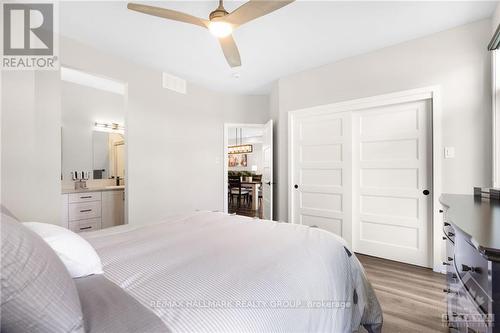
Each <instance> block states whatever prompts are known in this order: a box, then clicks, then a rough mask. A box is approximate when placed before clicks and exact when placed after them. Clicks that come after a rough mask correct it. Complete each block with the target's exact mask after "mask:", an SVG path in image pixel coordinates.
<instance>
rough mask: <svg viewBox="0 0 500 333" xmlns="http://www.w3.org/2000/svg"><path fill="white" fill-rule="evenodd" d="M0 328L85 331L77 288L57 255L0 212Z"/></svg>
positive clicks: (54, 332) (36, 330)
mask: <svg viewBox="0 0 500 333" xmlns="http://www.w3.org/2000/svg"><path fill="white" fill-rule="evenodd" d="M0 226H1V239H2V258H1V272H2V276H1V298H0V299H1V312H2V316H1V317H2V318H1V331H2V332H9V333H10V332H51V333H56V332H83V319H82V310H81V306H80V300H79V298H78V292H77V290H76V287H75V283H74V281H73V279H71V277H70V275H69V273H68V271H67V270H66V267H65V266H64V264H63V263H62V262H61V260H60V259H59V257H58V256H57V254H56V253H55V252H54V251H53V250H52V249H51V248H50V247H49V245H47V243H45V241H44V240H43V239H42V238H41V237H40V236H38V235H37V234H35V233H34V232H32V231H31V230H29V229H28V228H26V227H25V226H23V225H22V224H21V223H19V222H16V221H15V220H14V219H12V218H11V217H9V216H7V215H4V214H2V215H1V225H0Z"/></svg>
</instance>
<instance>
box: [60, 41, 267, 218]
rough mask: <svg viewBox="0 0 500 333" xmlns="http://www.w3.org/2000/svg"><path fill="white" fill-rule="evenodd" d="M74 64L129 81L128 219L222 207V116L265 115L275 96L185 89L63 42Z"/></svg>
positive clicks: (261, 118)
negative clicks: (175, 88)
mask: <svg viewBox="0 0 500 333" xmlns="http://www.w3.org/2000/svg"><path fill="white" fill-rule="evenodd" d="M61 59H62V61H63V62H64V63H65V64H66V65H67V66H70V67H76V68H78V69H81V70H85V71H89V72H92V73H97V74H99V75H104V76H107V77H110V78H114V79H117V80H121V81H124V82H127V83H128V100H127V102H126V124H125V127H126V142H127V149H128V151H127V156H128V165H127V167H126V170H127V172H128V174H127V177H128V178H127V181H128V182H127V189H128V193H127V196H128V207H129V223H147V222H154V221H159V220H161V219H163V218H164V217H165V216H168V215H171V214H176V213H180V212H186V211H193V210H195V209H210V210H222V209H223V196H224V194H223V193H224V191H223V165H222V163H223V161H224V158H223V124H224V122H233V123H245V122H248V123H265V122H266V121H267V119H268V114H269V101H268V100H269V98H268V96H243V95H233V94H222V93H218V92H214V91H211V90H209V89H206V88H204V87H200V86H197V85H194V84H189V83H188V87H187V91H188V93H187V94H186V95H183V94H178V93H175V92H171V91H169V90H166V89H164V88H162V86H161V72H160V71H158V70H152V69H148V68H144V67H143V66H138V65H135V64H133V63H129V62H126V61H124V60H122V59H120V58H119V57H115V56H112V55H108V54H103V53H101V52H100V51H98V50H96V49H92V48H89V47H87V46H85V45H82V44H80V43H78V42H75V41H73V40H69V39H66V38H64V39H63V40H62V42H61Z"/></svg>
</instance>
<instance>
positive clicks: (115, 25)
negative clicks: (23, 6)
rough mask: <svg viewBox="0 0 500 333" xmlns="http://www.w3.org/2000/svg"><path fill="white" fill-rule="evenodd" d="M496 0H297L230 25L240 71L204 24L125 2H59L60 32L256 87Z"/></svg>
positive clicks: (237, 86)
mask: <svg viewBox="0 0 500 333" xmlns="http://www.w3.org/2000/svg"><path fill="white" fill-rule="evenodd" d="M147 4H151V5H155V6H161V7H165V8H169V9H174V10H180V11H184V12H186V13H189V14H192V15H196V16H199V17H203V18H206V17H207V16H208V14H209V13H210V11H211V10H213V9H214V8H215V7H217V1H192V2H191V1H182V2H181V1H155V2H148V3H147ZM241 4H242V2H236V1H228V2H227V3H225V7H226V10H228V11H229V12H230V11H232V10H234V9H236V8H237V7H238V6H240V5H241ZM496 4H497V3H496V2H491V1H490V2H478V1H470V2H463V1H462V2H428V1H423V2H374V1H371V2H347V1H343V2H342V1H341V2H331V1H322V2H318V1H297V2H295V3H292V4H290V5H288V6H286V7H284V8H282V9H280V10H278V11H275V12H273V13H271V14H269V15H266V16H264V17H261V18H259V19H256V20H255V21H251V22H249V23H247V24H246V25H244V26H242V27H240V28H238V29H237V30H236V31H235V33H234V38H235V40H236V43H237V44H238V47H239V50H240V54H241V59H242V67H241V68H240V69H239V70H238V72H239V74H240V77H239V78H235V77H234V73H235V70H234V69H233V70H232V69H231V68H230V67H229V66H228V65H227V63H226V61H225V59H224V56H223V55H222V51H221V50H220V47H219V45H218V43H217V41H216V40H215V39H214V37H213V36H212V35H210V33H209V32H208V31H207V30H205V29H202V28H200V27H197V26H192V25H188V24H184V23H180V22H173V21H168V20H165V19H161V18H156V17H153V16H149V15H145V14H140V13H137V12H132V11H129V10H127V8H126V2H121V1H118V2H116V1H115V2H107V1H99V2H97V1H96V2H92V1H89V2H62V3H61V5H60V13H61V21H60V31H61V34H62V35H65V36H68V37H71V38H74V39H76V40H78V41H81V42H83V43H86V44H90V45H92V46H94V47H97V48H100V49H103V50H105V51H107V52H110V53H112V54H117V55H120V56H123V57H126V58H128V59H129V60H132V61H134V62H137V63H141V64H144V65H147V66H149V67H153V68H157V69H160V70H162V71H167V72H170V73H172V74H174V75H177V76H180V77H182V78H185V79H187V80H188V81H190V82H194V83H197V84H201V85H204V86H208V87H210V88H212V89H214V90H219V91H227V92H237V93H247V94H257V93H266V92H268V89H269V86H270V84H271V83H272V82H273V81H275V80H276V79H279V78H280V77H284V76H287V75H290V74H292V73H296V72H299V71H302V70H305V69H308V68H313V67H317V66H320V65H323V64H327V63H331V62H334V61H338V60H340V59H343V58H346V57H350V56H354V55H357V54H362V53H366V52H369V51H372V50H376V49H380V48H383V47H387V46H390V45H394V44H397V43H401V42H403V41H407V40H411V39H414V38H418V37H422V36H425V35H428V34H432V33H435V32H438V31H443V30H446V29H450V28H453V27H456V26H459V25H462V24H466V23H469V22H474V21H477V20H480V19H483V18H487V17H490V16H491V15H492V13H493V11H494V8H495V6H496ZM485 47H486V46H485Z"/></svg>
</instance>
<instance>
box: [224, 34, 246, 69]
mask: <svg viewBox="0 0 500 333" xmlns="http://www.w3.org/2000/svg"><path fill="white" fill-rule="evenodd" d="M219 42H220V46H221V47H222V52H224V56H225V57H226V60H227V63H228V64H229V66H231V67H238V66H241V58H240V52H239V51H238V47H237V46H236V43H235V41H234V39H233V36H231V35H229V36H227V37H224V38H219Z"/></svg>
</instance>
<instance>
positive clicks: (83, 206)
mask: <svg viewBox="0 0 500 333" xmlns="http://www.w3.org/2000/svg"><path fill="white" fill-rule="evenodd" d="M97 217H101V202H100V201H92V202H81V203H70V204H69V220H70V221H78V220H85V219H94V218H97Z"/></svg>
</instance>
